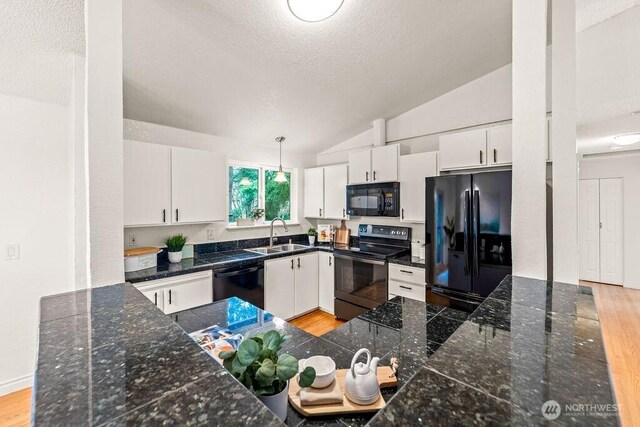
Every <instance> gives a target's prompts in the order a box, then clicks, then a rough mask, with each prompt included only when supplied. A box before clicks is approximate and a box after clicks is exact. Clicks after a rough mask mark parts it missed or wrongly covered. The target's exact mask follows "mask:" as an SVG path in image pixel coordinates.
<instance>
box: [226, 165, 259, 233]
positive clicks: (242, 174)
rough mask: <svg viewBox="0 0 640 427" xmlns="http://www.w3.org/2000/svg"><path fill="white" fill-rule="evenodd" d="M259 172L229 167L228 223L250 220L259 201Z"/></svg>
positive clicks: (257, 170)
mask: <svg viewBox="0 0 640 427" xmlns="http://www.w3.org/2000/svg"><path fill="white" fill-rule="evenodd" d="M259 176H260V170H259V169H255V168H243V167H238V166H229V222H236V221H237V220H238V218H251V214H252V213H253V210H254V209H257V208H258V204H259V201H260V197H259V188H260V179H259Z"/></svg>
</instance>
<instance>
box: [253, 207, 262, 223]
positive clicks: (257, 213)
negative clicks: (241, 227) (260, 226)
mask: <svg viewBox="0 0 640 427" xmlns="http://www.w3.org/2000/svg"><path fill="white" fill-rule="evenodd" d="M263 216H264V209H254V210H253V212H251V217H252V218H253V220H254V221H258V220H260V218H262V217H263Z"/></svg>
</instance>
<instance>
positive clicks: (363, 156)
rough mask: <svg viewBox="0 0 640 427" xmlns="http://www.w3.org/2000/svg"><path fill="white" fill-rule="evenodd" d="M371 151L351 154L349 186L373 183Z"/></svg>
mask: <svg viewBox="0 0 640 427" xmlns="http://www.w3.org/2000/svg"><path fill="white" fill-rule="evenodd" d="M370 175H371V150H362V151H352V152H350V153H349V184H366V183H368V182H371V179H372V178H371V176H370Z"/></svg>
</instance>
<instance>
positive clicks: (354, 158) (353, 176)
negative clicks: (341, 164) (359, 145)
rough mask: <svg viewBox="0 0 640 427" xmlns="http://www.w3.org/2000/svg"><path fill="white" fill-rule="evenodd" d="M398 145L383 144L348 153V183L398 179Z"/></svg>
mask: <svg viewBox="0 0 640 427" xmlns="http://www.w3.org/2000/svg"><path fill="white" fill-rule="evenodd" d="M398 157H400V145H398V144H393V145H384V146H381V147H374V148H371V149H369V150H362V151H354V152H350V153H349V184H368V183H371V182H391V181H397V180H398Z"/></svg>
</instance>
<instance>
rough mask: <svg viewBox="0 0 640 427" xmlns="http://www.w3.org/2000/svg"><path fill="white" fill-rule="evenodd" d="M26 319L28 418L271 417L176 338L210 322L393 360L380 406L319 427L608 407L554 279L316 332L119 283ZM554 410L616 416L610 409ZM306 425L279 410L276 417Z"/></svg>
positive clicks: (508, 418)
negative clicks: (464, 303)
mask: <svg viewBox="0 0 640 427" xmlns="http://www.w3.org/2000/svg"><path fill="white" fill-rule="evenodd" d="M40 316H41V318H40V332H39V355H38V362H37V363H38V364H37V373H36V382H35V389H34V394H35V403H34V414H33V420H34V424H35V425H44V424H67V425H101V424H105V423H106V424H108V425H122V424H127V423H133V424H141V423H152V424H159V423H162V422H174V423H177V424H187V423H202V424H204V423H207V424H210V425H217V424H224V425H247V424H256V423H259V424H260V425H278V424H279V423H280V422H279V420H278V419H277V418H276V417H275V416H274V415H273V414H272V413H271V412H270V411H269V410H267V409H266V407H264V406H263V405H262V404H261V403H260V402H259V401H258V400H257V399H256V398H255V397H253V395H252V394H251V393H250V392H249V391H248V390H246V389H245V388H244V387H243V386H242V385H240V384H239V383H238V382H237V381H236V380H235V379H234V378H233V377H232V376H231V375H230V374H229V373H227V371H226V370H225V369H224V368H222V367H221V366H220V365H219V364H218V363H217V362H216V361H215V360H214V359H213V358H211V357H210V356H209V355H208V354H207V353H206V352H204V350H202V349H201V348H200V347H199V346H198V345H197V344H196V343H195V342H194V341H193V340H191V338H190V337H189V336H188V335H187V333H189V332H192V331H195V330H198V329H201V328H204V327H207V326H211V325H219V326H221V327H226V328H229V329H231V330H232V331H234V332H237V333H242V334H244V335H245V336H250V335H251V334H254V333H257V332H259V331H264V330H268V329H273V328H275V329H281V330H284V331H285V332H286V333H287V334H288V335H290V336H291V338H290V339H289V340H288V341H287V342H286V343H285V347H284V348H283V351H285V352H287V353H290V354H292V355H294V356H296V357H298V358H304V357H309V356H312V355H316V354H325V355H330V356H331V357H332V358H334V360H335V361H336V365H337V367H338V368H346V367H347V366H348V365H349V364H350V361H351V357H352V355H353V354H354V352H355V351H356V350H358V349H359V348H361V347H367V348H369V349H370V350H371V351H372V352H373V353H374V354H375V355H377V356H380V357H381V359H382V362H381V363H383V364H388V363H389V360H390V358H391V357H397V358H398V359H399V361H400V370H399V372H398V388H397V390H395V389H392V390H387V391H385V392H384V393H383V396H384V398H385V400H387V402H388V404H387V406H386V407H385V408H384V409H383V410H381V411H380V412H379V413H377V414H370V415H358V416H346V417H332V418H326V419H314V421H316V422H320V423H321V424H324V423H330V422H331V423H335V422H338V423H346V424H349V425H353V424H366V423H370V424H371V425H389V424H405V425H406V424H412V425H413V424H418V423H425V422H429V421H433V420H437V421H439V422H442V421H443V420H446V421H447V422H449V423H451V424H471V423H475V422H479V423H482V424H487V423H494V424H507V423H513V424H524V423H526V424H544V423H545V421H546V420H545V418H543V416H542V412H541V407H542V404H543V403H544V402H546V401H548V400H556V401H558V402H559V403H560V404H561V405H565V404H574V403H584V404H589V403H598V404H615V399H614V396H613V394H612V389H611V384H610V380H609V372H608V366H607V362H606V356H605V353H604V349H603V344H602V337H601V333H600V325H599V321H598V318H597V314H596V311H595V306H594V301H593V296H592V295H591V291H590V289H589V288H585V287H581V286H572V285H566V284H562V283H549V282H544V281H538V280H532V279H526V278H521V277H511V276H510V277H508V278H507V279H505V280H504V281H503V282H502V283H501V284H500V286H499V287H498V288H497V289H496V290H495V291H494V292H493V294H492V295H491V296H490V298H488V299H487V300H486V301H485V302H484V303H483V304H482V305H480V307H479V308H477V309H476V310H475V311H474V312H473V313H467V312H464V311H460V310H456V309H453V308H450V307H441V306H438V305H435V304H431V303H422V302H418V301H413V300H409V299H404V298H401V297H396V298H394V299H393V300H391V301H389V302H387V303H385V304H383V305H381V306H379V307H378V308H376V309H374V310H371V311H369V312H366V313H364V314H363V315H361V316H359V317H357V318H355V319H353V320H351V321H350V322H347V323H346V324H344V325H342V326H341V327H339V328H337V329H335V330H333V331H331V332H330V333H328V334H325V335H323V336H322V337H314V336H312V335H310V334H308V333H306V332H304V331H302V330H300V329H298V328H295V327H293V326H292V325H290V324H288V323H287V322H285V321H283V320H281V319H279V318H277V317H274V316H272V315H271V314H270V313H267V312H264V311H262V310H260V309H258V308H257V307H254V306H252V305H250V304H248V303H245V302H244V301H242V300H239V299H237V298H231V299H228V300H224V301H218V302H215V303H213V304H209V305H206V306H202V307H198V308H194V309H191V310H187V311H183V312H178V313H174V314H172V315H171V316H167V315H165V314H163V313H162V312H161V311H160V310H159V309H158V308H156V307H155V306H154V305H153V303H151V302H150V301H149V300H148V299H147V298H146V297H144V296H143V295H142V294H141V293H140V292H139V291H138V290H137V289H136V288H135V287H133V286H132V285H130V284H128V283H125V284H117V285H113V286H107V287H102V288H94V289H91V290H84V291H78V292H73V293H67V294H60V295H55V296H51V297H46V298H43V299H42V301H41V314H40ZM562 416H563V417H564V418H560V419H559V421H563V422H565V423H571V422H597V423H599V424H604V425H617V424H618V417H617V414H616V413H604V414H603V413H598V414H566V415H565V414H563V415H562ZM584 417H597V418H584ZM307 421H308V420H305V419H304V418H303V417H301V416H300V415H298V414H297V413H296V412H295V411H294V410H293V409H292V408H289V414H288V418H287V424H289V425H298V424H301V423H306V422H307Z"/></svg>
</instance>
